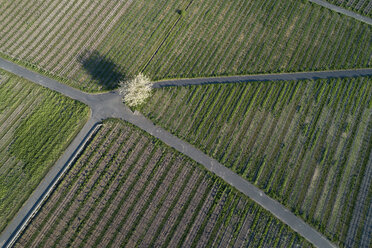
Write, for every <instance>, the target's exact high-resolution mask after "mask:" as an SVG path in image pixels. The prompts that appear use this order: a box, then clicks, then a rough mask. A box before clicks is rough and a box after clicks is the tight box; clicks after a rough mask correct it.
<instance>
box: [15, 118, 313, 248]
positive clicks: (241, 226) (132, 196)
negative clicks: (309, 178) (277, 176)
mask: <svg viewBox="0 0 372 248" xmlns="http://www.w3.org/2000/svg"><path fill="white" fill-rule="evenodd" d="M228 246H236V247H242V246H249V247H298V246H301V247H310V244H309V243H307V242H306V241H305V240H303V239H302V238H300V237H299V236H298V235H297V234H296V233H294V232H293V231H292V230H290V229H289V228H288V227H287V226H285V225H284V224H283V223H281V222H280V221H278V220H277V219H276V218H274V217H273V216H272V215H270V214H269V213H268V212H267V211H265V210H263V209H262V208H261V207H259V206H258V205H257V204H255V203H254V202H252V201H251V200H249V199H248V198H246V197H245V196H243V195H241V194H240V193H239V192H237V191H236V190H235V189H233V188H231V187H229V186H228V185H227V184H226V183H224V182H223V181H221V180H220V179H218V178H217V177H216V176H214V175H212V174H210V173H207V172H206V171H205V170H204V169H202V168H201V167H199V166H198V165H197V164H196V163H195V162H193V161H191V160H190V159H188V158H186V157H185V156H183V155H181V154H180V153H178V152H176V151H174V150H172V149H170V148H168V147H166V146H165V145H164V144H163V143H161V142H159V141H158V140H156V139H155V138H153V137H151V136H150V135H148V134H145V133H144V132H143V131H141V130H139V129H138V128H135V127H133V126H131V125H129V124H126V123H124V122H121V121H118V120H109V121H106V122H105V123H104V125H103V126H102V128H101V129H100V130H99V132H98V133H97V134H96V135H95V136H94V137H93V139H92V141H91V142H90V144H89V145H88V146H87V147H86V148H85V150H84V152H83V154H82V155H81V156H80V158H79V159H78V160H77V162H76V163H75V164H74V165H73V166H72V167H71V168H70V170H69V171H68V172H67V173H66V174H65V175H64V177H63V179H62V181H61V182H60V184H59V185H58V186H57V188H56V189H55V190H54V192H53V193H52V194H51V195H50V197H49V199H48V200H47V201H46V202H45V203H44V205H43V206H42V207H41V209H40V211H39V212H38V214H37V215H36V216H35V218H34V219H33V220H32V221H31V223H30V224H29V226H28V227H27V228H26V229H25V231H24V232H23V233H22V234H21V236H20V238H19V239H18V240H17V242H16V244H15V247H228Z"/></svg>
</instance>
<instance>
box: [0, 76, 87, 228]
mask: <svg viewBox="0 0 372 248" xmlns="http://www.w3.org/2000/svg"><path fill="white" fill-rule="evenodd" d="M88 115H89V109H88V108H87V107H86V106H85V105H83V104H81V103H79V102H76V101H74V100H71V99H68V98H66V97H63V96H62V95H60V94H58V93H55V92H52V91H50V90H47V89H45V88H42V87H40V86H37V85H36V84H32V83H30V82H28V81H26V80H24V79H21V78H19V77H17V76H15V75H12V74H9V73H6V72H4V71H2V70H0V232H1V231H2V230H3V229H4V228H5V226H6V224H7V223H8V222H9V221H10V220H11V219H12V218H13V216H14V215H15V214H16V213H17V211H18V209H19V208H20V207H21V206H22V204H23V203H24V202H25V201H26V200H27V198H28V197H29V196H30V194H31V193H32V191H33V190H34V189H35V188H36V186H37V185H38V184H39V183H40V181H41V180H42V178H43V177H44V176H45V174H46V173H47V172H48V169H49V168H50V167H51V166H52V165H53V164H54V163H55V162H56V161H57V159H58V158H59V157H60V156H61V154H62V152H63V151H64V150H65V148H66V147H67V145H68V144H69V143H70V142H71V141H72V139H73V138H74V137H75V135H76V134H77V132H78V131H79V130H80V129H81V127H82V126H83V125H84V124H85V122H86V120H87V118H88Z"/></svg>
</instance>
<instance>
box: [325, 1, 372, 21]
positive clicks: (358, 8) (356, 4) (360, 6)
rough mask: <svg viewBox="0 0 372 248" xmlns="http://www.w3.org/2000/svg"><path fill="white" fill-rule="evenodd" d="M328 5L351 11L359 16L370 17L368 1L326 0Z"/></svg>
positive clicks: (371, 12)
mask: <svg viewBox="0 0 372 248" xmlns="http://www.w3.org/2000/svg"><path fill="white" fill-rule="evenodd" d="M326 1H327V2H329V3H332V4H334V5H337V6H340V7H343V8H345V9H350V10H353V11H355V12H357V13H359V14H362V15H365V16H369V17H372V1H370V0H326Z"/></svg>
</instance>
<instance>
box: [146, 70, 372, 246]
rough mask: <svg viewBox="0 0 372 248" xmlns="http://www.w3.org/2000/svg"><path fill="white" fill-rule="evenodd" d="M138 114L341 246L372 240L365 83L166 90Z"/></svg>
mask: <svg viewBox="0 0 372 248" xmlns="http://www.w3.org/2000/svg"><path fill="white" fill-rule="evenodd" d="M140 110H141V111H142V112H143V113H144V114H145V115H146V116H147V117H149V118H150V119H152V120H153V121H154V122H155V123H156V124H159V125H160V126H163V127H164V128H165V129H167V130H168V131H170V132H172V133H174V134H175V135H177V136H178V137H180V138H181V139H184V140H186V141H188V142H190V143H191V144H193V145H195V146H196V147H198V148H200V149H201V150H203V151H204V152H205V153H207V154H208V155H210V156H212V157H213V158H215V159H217V160H218V161H220V162H221V163H222V164H224V165H225V166H227V167H228V168H231V169H232V170H234V171H235V172H237V173H238V174H240V175H242V176H243V177H244V178H246V179H247V180H248V181H250V182H252V183H254V184H255V185H257V186H258V187H259V188H261V189H263V190H264V191H265V192H266V193H267V194H269V195H270V196H272V197H274V198H276V199H278V200H279V201H280V202H281V203H283V204H284V205H285V206H287V207H288V208H290V209H291V210H292V211H293V212H295V213H296V214H298V215H300V216H302V217H303V218H304V219H305V220H306V221H307V222H308V223H310V224H312V225H313V226H315V227H316V228H317V229H318V230H320V231H321V232H323V233H324V234H326V236H328V237H329V238H330V239H331V240H333V241H335V242H336V243H338V244H340V245H341V246H348V247H351V246H352V247H360V245H361V244H370V242H372V237H371V236H370V235H369V234H368V225H369V224H370V222H369V223H368V221H367V220H368V219H370V218H371V211H370V204H371V200H372V182H371V181H372V180H370V179H371V176H372V174H371V173H372V172H371V168H370V167H371V166H368V164H370V163H371V159H372V142H371V140H372V78H371V77H361V78H357V79H332V80H331V79H330V80H317V81H291V82H249V83H239V84H216V85H207V86H187V87H168V88H167V87H166V88H160V89H156V90H155V92H154V95H153V96H152V97H151V99H149V101H148V103H147V104H146V105H144V106H142V107H141V108H140ZM367 246H368V245H367Z"/></svg>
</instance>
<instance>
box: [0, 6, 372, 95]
mask: <svg viewBox="0 0 372 248" xmlns="http://www.w3.org/2000/svg"><path fill="white" fill-rule="evenodd" d="M180 10H184V11H180ZM370 37H371V27H370V26H368V25H367V24H364V23H361V22H358V21H356V20H354V19H352V18H348V17H346V16H341V15H339V14H337V13H333V12H331V11H329V10H327V9H325V8H321V7H320V6H317V5H315V4H311V3H309V2H307V1H297V0H275V1H265V0H248V1H247V0H237V1H228V0H224V1H213V0H203V1H202V0H194V1H191V0H188V1H186V0H155V1H133V0H126V1H108V0H103V1H84V0H74V1H67V0H63V1H61V0H58V1H57V0H44V1H35V0H27V1H21V0H14V1H6V0H0V52H1V53H2V54H5V55H4V56H8V57H11V58H14V59H17V60H19V61H20V63H24V64H28V65H29V66H32V67H34V68H36V69H38V70H41V71H44V72H45V73H48V74H50V75H54V76H56V77H58V78H59V79H61V80H62V81H64V82H65V83H67V84H70V85H72V86H74V87H77V88H80V89H82V90H85V91H100V90H108V89H112V88H114V87H115V86H116V85H117V84H118V82H119V81H120V80H122V79H123V78H125V77H126V76H128V75H133V74H136V73H138V72H139V71H144V72H145V74H147V75H148V76H150V77H151V78H153V79H155V80H156V79H163V78H173V77H193V76H214V75H227V74H250V73H261V72H280V71H302V70H324V69H341V68H342V69H345V68H359V67H369V66H371V61H370V60H371V55H372V46H371V42H370Z"/></svg>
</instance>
